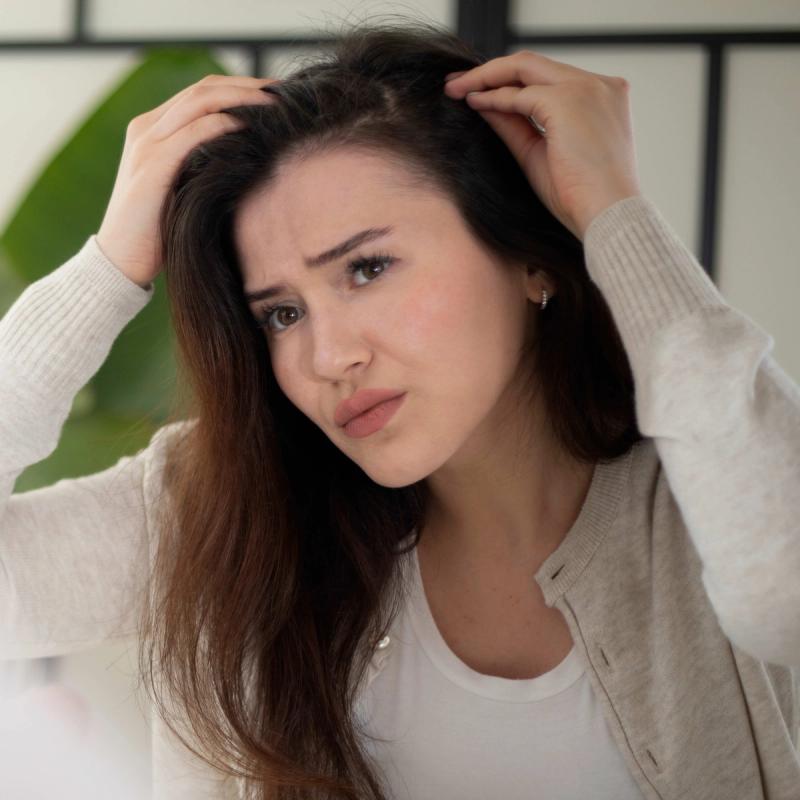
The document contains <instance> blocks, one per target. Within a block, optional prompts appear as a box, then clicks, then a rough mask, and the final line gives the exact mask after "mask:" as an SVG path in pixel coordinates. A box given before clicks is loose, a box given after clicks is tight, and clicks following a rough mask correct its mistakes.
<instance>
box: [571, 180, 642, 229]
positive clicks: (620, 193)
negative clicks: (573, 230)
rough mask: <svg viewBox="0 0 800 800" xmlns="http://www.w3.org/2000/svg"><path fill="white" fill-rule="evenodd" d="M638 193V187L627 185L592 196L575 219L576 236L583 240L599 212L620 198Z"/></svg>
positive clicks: (623, 198)
mask: <svg viewBox="0 0 800 800" xmlns="http://www.w3.org/2000/svg"><path fill="white" fill-rule="evenodd" d="M640 194H641V191H640V190H639V188H638V187H635V188H634V187H628V188H622V189H618V190H615V191H612V192H607V193H604V194H603V195H602V196H598V197H597V198H593V199H592V201H591V202H590V203H589V204H588V205H587V206H586V208H585V209H584V210H583V211H582V212H581V214H580V215H579V216H578V218H577V219H576V225H577V228H578V234H579V235H578V238H579V239H580V240H581V241H583V240H584V239H585V238H586V231H587V230H588V229H589V225H591V224H592V222H593V220H595V219H596V218H597V217H599V216H600V214H602V213H603V212H604V211H606V210H607V209H609V208H611V206H613V205H614V204H616V203H618V202H619V201H620V200H625V199H626V198H628V197H634V196H637V195H640Z"/></svg>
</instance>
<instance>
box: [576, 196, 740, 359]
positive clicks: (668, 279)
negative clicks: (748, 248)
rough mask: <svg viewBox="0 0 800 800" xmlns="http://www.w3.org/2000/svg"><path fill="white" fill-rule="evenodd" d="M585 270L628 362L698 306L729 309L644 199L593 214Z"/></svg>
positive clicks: (629, 199)
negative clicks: (606, 308)
mask: <svg viewBox="0 0 800 800" xmlns="http://www.w3.org/2000/svg"><path fill="white" fill-rule="evenodd" d="M583 247H584V256H585V260H586V268H587V270H588V272H589V276H590V277H591V279H592V280H593V281H594V282H595V283H596V284H597V286H598V287H599V288H600V291H601V292H602V294H603V296H604V298H605V300H606V302H607V303H608V306H609V308H610V309H611V312H612V315H613V317H614V321H615V322H616V325H617V328H618V329H619V332H620V336H621V337H622V341H623V344H624V346H625V349H626V351H627V353H628V355H629V357H630V359H631V360H632V361H634V360H638V359H639V358H643V357H644V351H645V349H646V348H647V347H648V345H649V344H650V343H651V341H652V339H653V338H654V336H655V335H656V334H657V333H658V331H660V330H661V329H663V328H664V327H666V326H667V325H669V324H670V323H671V322H674V321H676V320H678V319H682V318H683V317H686V316H687V315H689V314H691V313H693V312H695V311H697V310H698V309H701V308H719V307H721V306H728V305H729V304H728V303H727V302H726V301H725V298H724V297H723V296H722V295H721V294H720V293H719V291H718V289H717V287H716V286H715V285H714V282H713V281H712V280H711V278H709V276H708V274H707V273H706V271H705V270H704V269H703V267H702V266H701V265H700V263H699V262H698V261H697V259H696V258H695V257H694V255H693V254H692V253H691V252H690V250H689V249H688V248H687V247H686V245H685V244H684V243H683V242H682V241H681V240H680V238H679V237H678V235H677V233H676V232H675V231H674V230H673V228H672V227H671V226H670V224H669V223H668V222H667V220H666V219H664V217H663V216H662V215H661V213H660V212H659V210H658V209H657V208H656V206H655V205H654V204H653V203H652V202H651V201H650V200H648V199H647V198H645V197H643V196H642V195H634V196H632V197H626V198H624V199H623V200H619V201H618V202H616V203H614V205H612V206H610V207H609V208H607V209H605V211H603V212H602V213H600V214H599V215H598V216H596V217H595V218H594V219H593V220H592V222H591V223H590V224H589V227H588V228H587V230H586V233H585V235H584V241H583Z"/></svg>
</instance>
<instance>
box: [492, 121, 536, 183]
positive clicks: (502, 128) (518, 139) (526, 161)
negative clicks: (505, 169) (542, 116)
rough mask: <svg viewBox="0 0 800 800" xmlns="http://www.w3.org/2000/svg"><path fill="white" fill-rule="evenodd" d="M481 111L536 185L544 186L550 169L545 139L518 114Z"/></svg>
mask: <svg viewBox="0 0 800 800" xmlns="http://www.w3.org/2000/svg"><path fill="white" fill-rule="evenodd" d="M479 113H480V115H481V116H482V117H483V118H484V119H485V120H486V121H487V122H488V123H489V124H490V125H491V126H492V129H493V130H494V132H495V133H496V134H497V135H498V136H499V137H500V139H501V140H502V141H503V143H504V144H505V146H506V147H507V148H508V149H509V151H510V152H511V155H513V156H514V158H515V159H516V160H517V162H518V163H519V165H520V166H521V167H522V166H523V165H524V168H525V170H526V172H528V173H530V176H531V177H532V179H533V184H534V186H535V187H541V186H544V185H545V180H546V175H547V169H548V167H547V152H546V147H547V145H546V144H545V140H544V139H542V137H541V136H537V135H536V134H535V133H534V132H533V128H531V126H530V124H529V123H528V121H527V120H524V119H523V118H522V117H520V116H517V115H516V114H504V113H502V112H500V111H480V112H479Z"/></svg>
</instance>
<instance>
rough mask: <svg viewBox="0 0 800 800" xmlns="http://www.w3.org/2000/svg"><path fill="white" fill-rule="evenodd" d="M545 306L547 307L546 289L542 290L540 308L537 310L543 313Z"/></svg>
mask: <svg viewBox="0 0 800 800" xmlns="http://www.w3.org/2000/svg"><path fill="white" fill-rule="evenodd" d="M546 306H547V289H542V306H541V308H540V309H539V310H540V311H544V309H545V307H546Z"/></svg>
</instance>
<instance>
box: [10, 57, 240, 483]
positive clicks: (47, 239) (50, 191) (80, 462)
mask: <svg viewBox="0 0 800 800" xmlns="http://www.w3.org/2000/svg"><path fill="white" fill-rule="evenodd" d="M210 73H213V74H217V75H222V74H227V70H226V69H225V68H224V67H223V66H222V64H221V63H220V62H219V61H217V60H216V59H214V58H213V57H212V55H211V54H210V52H209V51H208V50H206V49H198V48H156V49H150V50H145V51H143V56H142V60H141V61H140V63H139V64H137V66H136V67H135V68H134V69H133V70H132V71H131V72H130V73H129V74H128V75H127V76H126V77H125V78H123V79H122V80H121V82H120V83H119V85H118V86H117V87H116V88H115V89H113V90H112V91H111V92H110V94H109V95H108V96H107V97H106V98H105V99H103V100H102V101H101V102H100V103H99V104H98V106H97V108H96V109H95V110H94V111H93V112H92V113H91V114H90V115H89V116H88V118H87V119H86V120H85V121H84V122H82V123H81V124H80V125H79V126H78V128H77V130H76V131H75V132H74V134H72V135H71V136H70V137H69V138H68V140H67V141H66V142H65V143H64V144H63V145H62V146H61V147H60V148H59V149H58V150H57V152H56V153H55V154H54V155H53V157H52V158H51V159H50V161H49V162H48V163H47V164H46V166H45V167H44V168H43V169H42V171H41V174H40V175H39V176H38V177H37V178H36V179H35V180H34V181H33V183H32V185H31V187H30V189H29V190H28V192H27V193H26V194H25V196H24V198H23V200H22V201H21V203H20V204H19V207H18V208H17V210H16V211H15V212H14V213H13V214H12V215H11V217H10V219H9V222H8V224H7V226H6V229H5V230H4V231H3V232H2V234H0V312H1V313H5V311H6V310H7V309H8V308H9V307H10V305H11V303H12V302H13V300H14V299H15V298H16V297H17V296H19V294H20V293H21V291H22V290H23V289H24V288H25V287H26V286H27V285H28V284H30V283H31V282H33V281H36V280H38V279H40V278H42V277H44V276H45V275H48V274H49V273H50V272H52V271H53V270H54V269H56V268H57V267H58V266H59V265H60V264H62V263H64V262H65V261H66V260H67V259H69V258H71V257H72V256H73V255H74V254H75V253H77V252H78V250H80V248H81V247H82V246H83V244H84V243H85V242H86V239H87V238H88V237H89V236H90V235H91V234H93V233H95V232H96V231H97V230H98V229H99V228H100V224H101V222H102V220H103V216H104V215H105V209H106V206H107V204H108V201H109V199H110V197H111V190H112V188H113V186H114V182H115V180H116V176H117V169H118V167H119V161H120V158H121V156H122V148H123V144H124V142H125V134H126V130H127V127H128V123H129V122H130V120H131V119H132V118H133V117H135V116H137V115H139V114H141V113H143V112H145V111H149V110H151V109H153V108H155V107H156V106H158V105H160V104H161V103H163V102H164V101H166V100H168V99H169V98H170V97H172V96H173V95H175V94H176V93H177V92H179V91H180V90H181V89H183V88H185V87H187V86H189V85H191V84H192V83H195V82H196V81H198V80H200V79H201V78H202V77H203V76H205V75H208V74H210ZM154 285H155V294H154V296H153V297H152V298H151V300H150V302H149V303H148V304H147V306H146V307H145V308H144V309H142V310H141V311H140V312H139V313H138V314H137V315H136V317H134V318H133V319H132V320H131V321H130V323H129V324H128V325H127V326H126V327H125V329H124V330H123V331H122V332H121V333H120V335H119V336H118V337H117V339H116V340H115V342H114V344H113V346H112V348H111V351H110V353H109V355H108V357H107V359H106V361H105V362H104V363H103V365H102V366H101V367H100V369H99V370H98V372H97V374H96V375H95V376H94V377H93V378H92V380H91V381H90V382H89V384H88V385H87V387H85V390H84V391H83V392H82V393H79V396H78V398H76V400H77V402H76V403H75V404H74V405H73V411H72V412H71V414H70V418H69V419H68V420H67V422H66V423H65V426H64V430H63V433H62V438H61V440H60V442H59V445H58V447H57V449H56V450H55V451H54V452H53V453H52V454H51V455H50V456H49V457H48V458H47V459H45V460H44V461H42V462H40V463H39V464H36V465H32V466H31V467H29V469H28V470H26V471H25V472H23V474H22V475H20V477H19V478H18V480H17V484H16V487H17V491H20V490H21V487H26V488H34V486H35V485H37V484H38V485H47V484H49V483H52V482H53V480H54V479H57V478H58V477H63V476H64V475H65V474H69V475H75V474H89V473H91V472H96V471H98V470H99V469H102V468H105V467H107V466H110V465H111V464H113V463H115V462H116V461H117V460H118V459H119V457H121V456H122V455H125V454H127V453H129V452H131V451H130V450H129V449H128V448H129V447H130V446H131V443H133V445H134V446H139V442H140V441H141V440H140V438H138V437H137V436H135V435H134V436H133V438H132V439H131V440H130V441H129V442H127V443H126V442H124V441H122V440H118V441H117V443H116V444H114V437H115V436H116V435H117V434H119V433H121V432H123V430H127V429H128V428H130V426H131V424H133V423H135V422H136V423H139V425H140V427H141V430H142V431H150V432H152V431H153V430H155V428H156V427H157V426H158V425H159V424H161V423H162V422H163V421H164V420H165V419H166V416H167V413H168V408H167V402H166V401H167V399H168V396H169V394H170V393H171V391H172V387H173V386H174V380H175V359H174V346H173V331H172V327H171V324H170V320H169V312H168V304H167V297H166V290H165V287H164V285H163V276H162V275H159V276H158V278H156V280H155V282H154ZM43 324H46V321H43ZM79 398H80V399H79ZM87 403H88V405H87ZM82 435H85V436H86V438H85V439H84V441H83V443H82V444H81V438H80V437H81V436H82ZM106 437H109V438H106ZM89 440H91V442H92V444H91V446H88V442H89Z"/></svg>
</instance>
